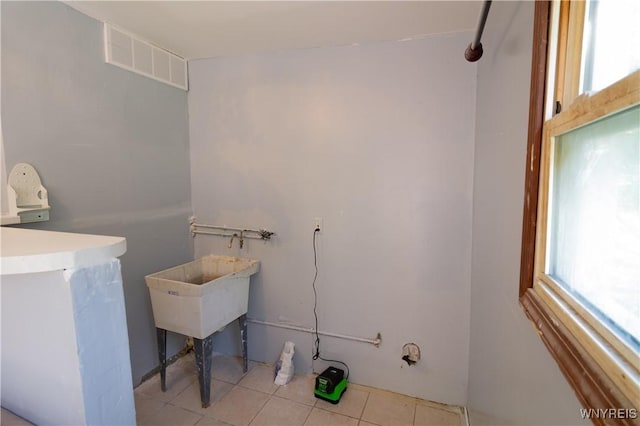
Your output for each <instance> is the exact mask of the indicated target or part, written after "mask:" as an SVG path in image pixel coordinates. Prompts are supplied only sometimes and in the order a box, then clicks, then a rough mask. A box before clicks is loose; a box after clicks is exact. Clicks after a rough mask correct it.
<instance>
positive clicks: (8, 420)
mask: <svg viewBox="0 0 640 426" xmlns="http://www.w3.org/2000/svg"><path fill="white" fill-rule="evenodd" d="M0 424H1V425H3V426H31V425H32V424H33V423H31V422H28V421H27V420H25V419H23V418H22V417H19V416H16V415H15V414H13V413H12V412H11V411H9V410H6V409H4V408H3V409H2V412H1V413H0Z"/></svg>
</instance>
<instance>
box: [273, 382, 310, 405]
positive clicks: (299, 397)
mask: <svg viewBox="0 0 640 426" xmlns="http://www.w3.org/2000/svg"><path fill="white" fill-rule="evenodd" d="M315 384H316V378H315V376H312V375H307V374H296V375H295V376H293V379H291V381H290V382H289V383H287V384H286V385H284V386H279V387H278V390H277V391H276V393H275V395H276V396H279V397H281V398H286V399H290V400H292V401H296V402H300V403H302V404H306V405H311V406H313V405H315V403H316V399H317V398H316V397H315V395H314V394H313V389H314V388H315Z"/></svg>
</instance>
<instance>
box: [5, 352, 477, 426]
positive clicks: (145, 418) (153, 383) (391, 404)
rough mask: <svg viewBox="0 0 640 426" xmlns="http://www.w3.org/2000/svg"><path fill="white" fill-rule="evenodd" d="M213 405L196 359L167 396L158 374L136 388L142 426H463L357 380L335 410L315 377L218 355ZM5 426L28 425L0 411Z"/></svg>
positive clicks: (170, 374) (451, 416)
mask: <svg viewBox="0 0 640 426" xmlns="http://www.w3.org/2000/svg"><path fill="white" fill-rule="evenodd" d="M211 373H212V377H213V379H212V380H211V405H210V406H209V407H208V408H202V406H201V404H200V390H199V387H198V378H197V372H196V369H195V361H194V358H193V354H192V353H191V354H188V355H187V356H185V357H183V358H181V359H179V360H178V361H177V362H175V363H174V364H172V365H170V366H169V367H168V368H167V392H162V391H161V390H160V378H159V375H156V376H154V377H152V378H151V379H149V380H147V381H146V382H144V383H142V384H141V385H140V386H138V387H137V388H136V389H135V390H134V396H135V402H136V420H137V423H138V425H141V426H145V425H148V426H163V425H166V426H189V425H197V426H207V425H215V426H230V425H235V426H245V425H251V426H341V425H344V426H387V425H389V426H392V425H393V426H405V425H406V426H412V425H416V426H427V425H436V426H453V425H456V426H458V425H465V424H466V421H465V417H464V414H463V412H462V409H461V408H460V407H455V406H448V405H443V404H437V403H434V402H430V401H425V400H421V399H417V398H412V397H408V396H404V395H399V394H396V393H392V392H387V391H383V390H380V389H375V388H370V387H366V386H360V385H356V384H353V383H350V384H349V387H348V389H347V391H346V392H345V394H344V395H343V397H342V400H341V401H340V403H338V404H337V405H333V404H330V403H328V402H326V401H322V400H318V399H316V398H315V397H314V396H313V387H314V383H315V376H312V375H296V376H295V377H294V378H293V380H292V381H291V382H290V383H289V384H287V385H286V386H276V385H274V384H273V366H271V365H265V364H259V363H253V362H251V363H250V364H249V372H248V373H247V374H243V372H242V361H241V359H240V358H236V357H229V356H223V355H218V354H215V355H214V358H213V368H212V372H211ZM1 424H2V425H15V426H25V425H30V424H31V423H29V422H26V421H24V420H22V419H20V418H19V417H17V416H15V415H13V414H12V413H10V412H8V411H6V410H4V409H3V410H2V418H1Z"/></svg>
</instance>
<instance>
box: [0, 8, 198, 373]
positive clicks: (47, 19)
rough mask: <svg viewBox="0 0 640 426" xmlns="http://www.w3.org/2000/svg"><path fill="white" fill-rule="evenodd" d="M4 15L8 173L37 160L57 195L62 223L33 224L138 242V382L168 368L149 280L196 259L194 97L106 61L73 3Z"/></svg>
mask: <svg viewBox="0 0 640 426" xmlns="http://www.w3.org/2000/svg"><path fill="white" fill-rule="evenodd" d="M1 8H2V9H1V13H2V129H3V133H4V148H5V156H6V164H7V167H9V168H11V167H12V166H13V165H14V164H15V163H18V162H28V163H31V164H32V165H34V166H35V167H36V169H37V170H38V172H39V173H40V177H41V178H42V180H43V184H44V185H45V186H46V187H47V189H48V191H49V202H50V204H51V206H52V209H51V220H50V221H49V222H44V223H41V224H37V225H30V227H33V228H40V229H49V230H59V231H75V232H84V233H95V234H107V235H118V236H123V237H126V238H127V246H128V249H127V253H126V254H125V255H124V256H123V257H122V258H121V262H122V274H123V280H124V291H125V300H126V306H127V323H128V328H129V342H130V347H131V361H132V370H133V378H134V383H136V382H138V381H139V379H140V378H141V376H142V375H143V374H145V373H147V372H149V371H150V370H151V369H153V367H155V366H156V365H157V363H158V362H157V355H156V354H157V352H156V346H155V331H154V326H153V317H152V314H151V307H150V302H149V296H148V292H147V288H146V286H145V283H144V275H145V274H148V273H151V272H155V271H158V270H160V269H163V268H165V267H168V266H172V265H175V264H179V263H182V262H184V261H187V260H190V259H191V258H192V241H191V237H190V236H189V233H188V217H189V216H190V212H191V200H190V182H189V179H190V177H189V148H188V123H187V94H186V92H184V91H182V90H179V89H176V88H173V87H170V86H168V85H164V84H162V83H159V82H156V81H153V80H151V79H147V78H144V77H141V76H138V75H136V74H133V73H131V72H127V71H124V70H122V69H119V68H116V67H113V66H111V65H107V64H105V63H104V60H103V47H102V44H103V40H102V25H101V24H100V23H99V22H98V21H95V20H93V19H91V18H89V17H87V16H85V15H82V14H80V13H78V12H76V11H75V10H73V9H71V8H69V7H67V6H66V5H64V4H62V3H59V2H2V5H1ZM182 344H183V339H182V338H178V337H177V336H174V338H173V339H172V341H171V346H170V352H175V351H176V350H177V349H178V348H179V347H180V346H182Z"/></svg>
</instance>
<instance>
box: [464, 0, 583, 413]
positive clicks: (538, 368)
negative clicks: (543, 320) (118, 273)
mask: <svg viewBox="0 0 640 426" xmlns="http://www.w3.org/2000/svg"><path fill="white" fill-rule="evenodd" d="M533 9H534V4H533V2H494V3H493V5H492V7H491V14H490V16H489V19H488V21H487V27H486V30H485V33H484V35H483V38H482V44H483V46H484V50H485V54H484V57H483V58H482V59H481V60H480V61H479V62H478V92H477V104H476V146H475V163H474V170H475V171H474V188H473V196H474V202H473V256H472V260H473V261H472V265H473V266H472V271H471V277H472V278H471V346H470V350H469V353H470V356H469V394H468V395H469V396H468V399H469V407H470V408H471V410H472V411H471V413H472V416H471V420H472V423H473V424H474V425H475V424H498V423H513V424H520V425H525V424H530V425H545V424H546V425H559V424H564V425H569V424H576V423H580V422H581V419H580V413H579V407H580V406H579V404H578V401H577V399H576V397H575V396H574V393H573V391H572V390H571V389H570V387H569V385H568V384H567V383H566V381H565V379H564V377H563V376H562V373H561V372H560V370H559V368H558V367H557V365H556V363H555V362H554V361H553V359H552V358H551V356H550V355H549V354H548V352H547V350H546V349H545V347H544V345H543V343H542V341H541V340H540V338H539V337H538V336H537V335H536V333H535V332H534V329H533V327H532V325H531V324H530V323H529V321H528V320H527V319H526V318H525V315H524V313H523V311H522V309H521V307H520V306H519V304H518V280H519V275H520V270H519V266H520V242H521V232H522V203H523V196H524V169H525V162H526V161H525V158H526V145H527V120H528V110H529V80H530V75H531V46H532V32H533ZM476 411H477V412H480V413H488V414H490V415H491V416H492V417H494V418H487V417H485V416H482V415H480V414H477V413H476ZM585 423H586V422H585Z"/></svg>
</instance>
